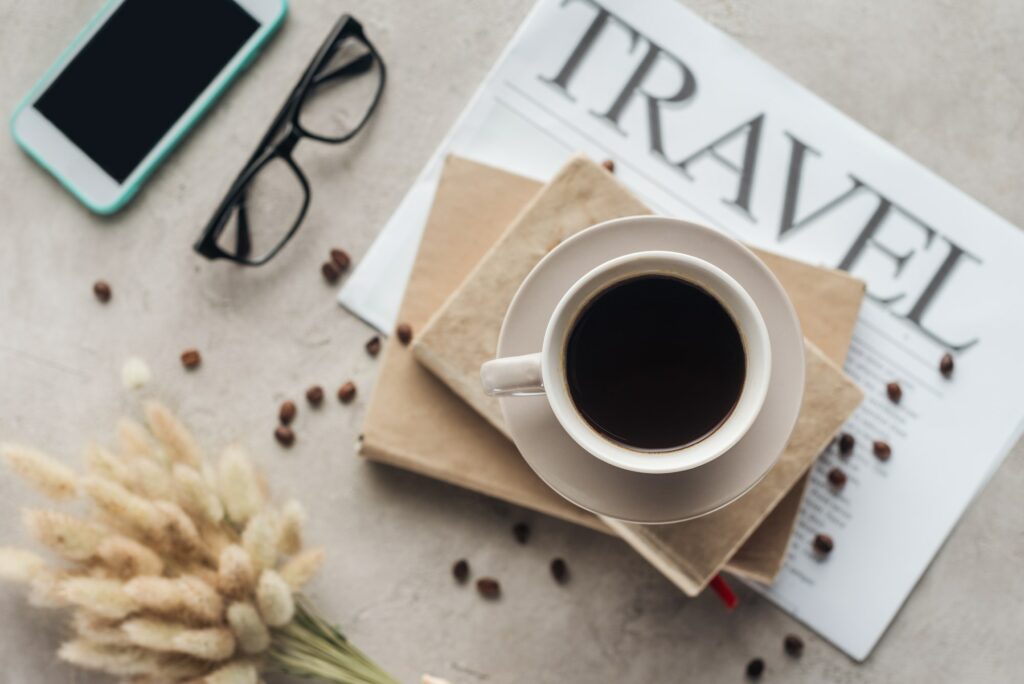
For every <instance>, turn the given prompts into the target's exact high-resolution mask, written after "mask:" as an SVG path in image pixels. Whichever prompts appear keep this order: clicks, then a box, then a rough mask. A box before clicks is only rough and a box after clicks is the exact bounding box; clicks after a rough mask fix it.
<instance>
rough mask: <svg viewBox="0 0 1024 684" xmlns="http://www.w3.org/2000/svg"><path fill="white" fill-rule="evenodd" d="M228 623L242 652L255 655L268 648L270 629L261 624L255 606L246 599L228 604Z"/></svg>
mask: <svg viewBox="0 0 1024 684" xmlns="http://www.w3.org/2000/svg"><path fill="white" fill-rule="evenodd" d="M228 625H229V626H230V627H231V631H232V632H233V633H234V635H235V639H236V640H237V641H238V648H239V649H240V650H241V651H242V652H243V653H248V654H249V655H255V654H257V653H262V652H263V651H266V650H267V649H268V648H270V630H269V629H267V626H266V625H265V624H263V618H261V617H260V614H259V611H257V610H256V606H254V605H253V604H251V603H249V602H248V601H246V602H240V603H232V604H231V605H230V606H228Z"/></svg>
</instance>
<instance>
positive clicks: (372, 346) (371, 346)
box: [366, 336, 380, 356]
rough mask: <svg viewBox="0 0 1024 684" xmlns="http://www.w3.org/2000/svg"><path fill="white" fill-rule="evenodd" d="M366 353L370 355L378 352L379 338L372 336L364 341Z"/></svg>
mask: <svg viewBox="0 0 1024 684" xmlns="http://www.w3.org/2000/svg"><path fill="white" fill-rule="evenodd" d="M366 353H367V354H369V355H370V356H376V355H377V354H380V338H379V337H377V336H373V337H371V338H370V341H369V342H367V343H366Z"/></svg>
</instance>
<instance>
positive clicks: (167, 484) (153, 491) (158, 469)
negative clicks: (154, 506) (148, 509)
mask: <svg viewBox="0 0 1024 684" xmlns="http://www.w3.org/2000/svg"><path fill="white" fill-rule="evenodd" d="M132 474H133V475H134V479H133V482H132V484H131V486H130V489H131V490H132V491H134V492H136V493H137V494H141V495H142V496H144V497H146V498H147V499H166V500H168V501H173V500H174V499H175V498H176V497H175V486H174V479H173V478H172V477H171V472H170V470H168V469H167V467H166V466H164V465H162V464H160V463H156V462H155V461H145V460H142V459H136V460H135V462H134V463H132Z"/></svg>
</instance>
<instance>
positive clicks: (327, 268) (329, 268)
mask: <svg viewBox="0 0 1024 684" xmlns="http://www.w3.org/2000/svg"><path fill="white" fill-rule="evenodd" d="M320 273H322V274H323V276H324V280H326V281H327V282H329V283H331V284H333V283H336V282H338V278H340V277H341V271H339V270H338V267H337V266H336V265H335V263H334V262H333V261H325V262H324V263H323V265H321V266H320Z"/></svg>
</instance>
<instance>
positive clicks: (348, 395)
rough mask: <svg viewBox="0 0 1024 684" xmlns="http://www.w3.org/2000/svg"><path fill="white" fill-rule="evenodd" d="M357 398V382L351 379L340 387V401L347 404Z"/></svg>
mask: <svg viewBox="0 0 1024 684" xmlns="http://www.w3.org/2000/svg"><path fill="white" fill-rule="evenodd" d="M355 398H356V384H355V383H354V382H352V381H351V380H349V381H348V382H346V383H345V384H344V385H342V386H341V387H339V388H338V401H340V402H341V403H342V404H347V403H349V402H350V401H352V400H353V399H355Z"/></svg>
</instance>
